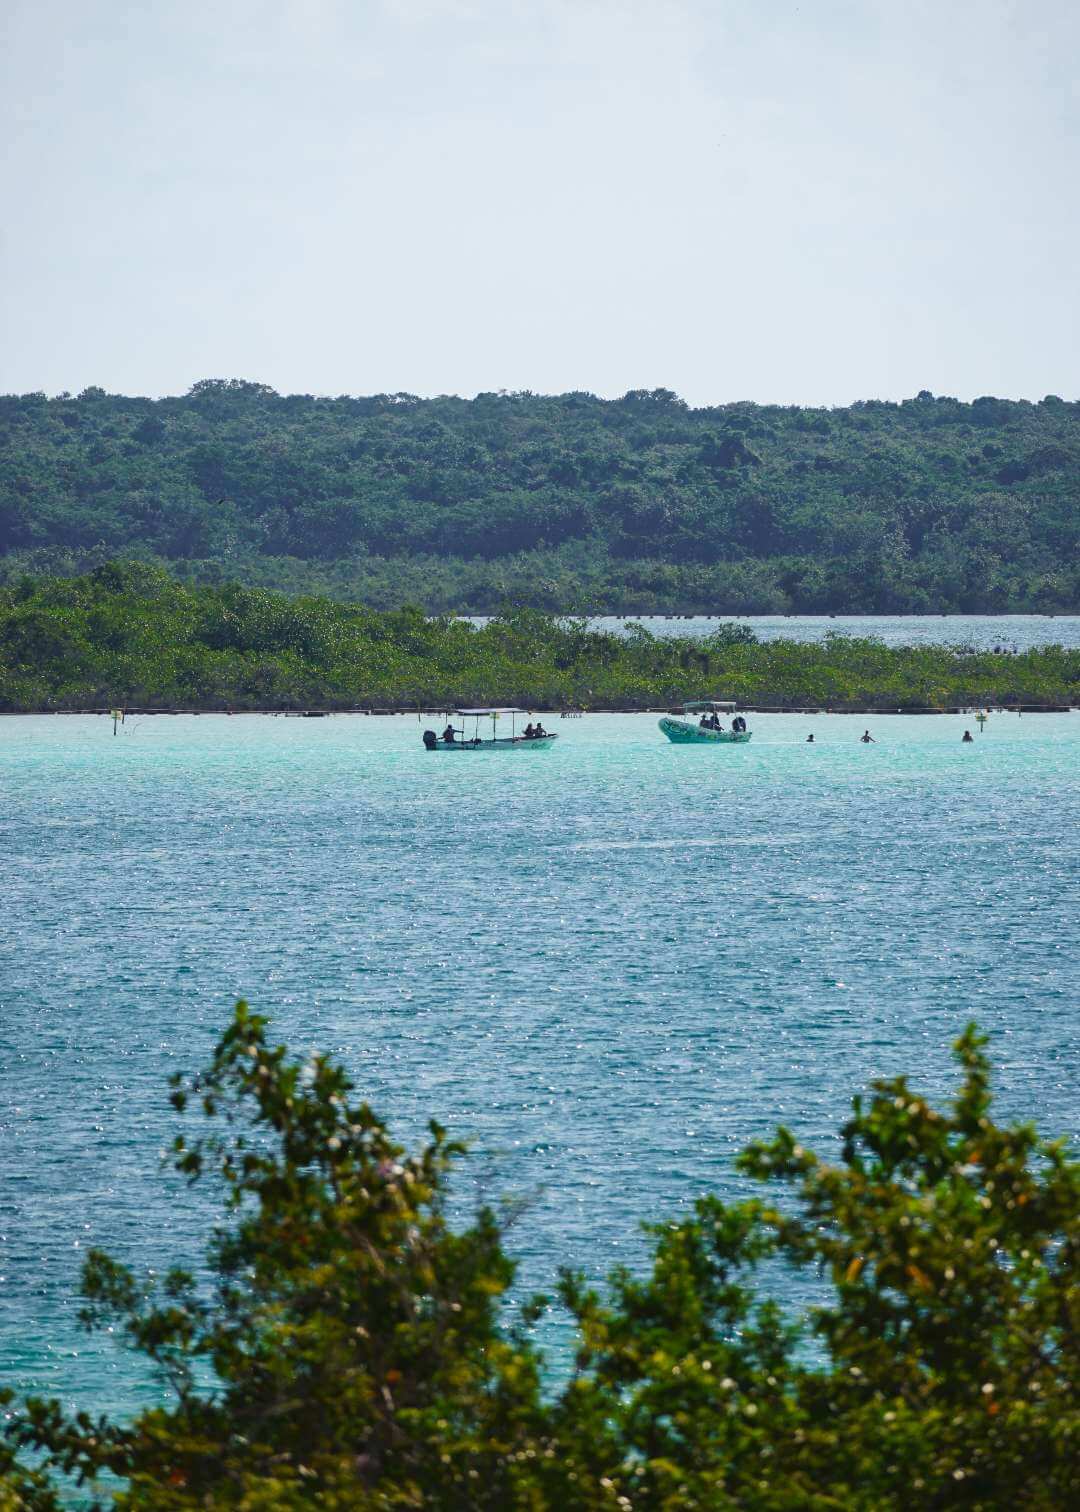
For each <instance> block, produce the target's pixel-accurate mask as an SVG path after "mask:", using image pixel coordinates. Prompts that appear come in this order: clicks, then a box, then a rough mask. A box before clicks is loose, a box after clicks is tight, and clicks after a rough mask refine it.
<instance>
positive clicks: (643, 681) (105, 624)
mask: <svg viewBox="0 0 1080 1512" xmlns="http://www.w3.org/2000/svg"><path fill="white" fill-rule="evenodd" d="M1078 690H1080V651H1077V650H1069V649H1066V648H1063V647H1061V646H1043V647H1039V648H1037V649H1034V650H1030V651H1026V652H1023V653H1020V654H1008V653H1006V652H1004V651H997V652H992V651H975V650H972V649H965V648H964V647H948V646H919V647H899V648H898V647H886V646H884V645H882V644H881V643H880V642H879V641H875V640H867V639H853V638H848V637H846V636H841V635H834V636H830V637H828V638H827V639H826V640H825V641H824V642H823V643H819V644H806V643H801V642H797V641H787V640H779V641H771V642H759V641H757V640H756V639H755V637H754V634H753V632H752V631H751V630H750V629H749V628H747V627H746V626H740V625H736V624H732V623H728V624H721V625H720V626H719V627H718V628H716V629H715V630H714V632H713V633H712V634H710V635H709V636H707V637H706V638H704V639H697V638H691V637H686V636H683V637H679V636H676V637H670V638H669V637H661V636H656V635H653V634H652V633H650V631H649V630H648V629H646V628H645V627H644V626H642V625H640V624H637V623H634V622H629V623H627V624H625V625H624V626H623V627H622V628H621V629H618V630H601V629H597V628H595V627H590V625H589V624H588V623H587V622H586V621H584V620H582V619H580V618H565V617H563V618H559V617H554V616H551V615H547V614H542V613H540V612H538V611H536V610H533V609H517V610H512V611H508V612H506V613H504V614H501V615H498V616H496V617H495V618H493V619H491V620H490V621H488V622H487V623H486V624H483V625H477V624H474V623H473V622H472V621H470V620H467V619H462V618H458V617H455V616H449V615H442V616H436V617H429V616H426V615H425V614H423V613H422V611H421V610H420V609H419V608H415V607H406V608H403V609H397V610H385V611H383V610H377V609H372V608H369V607H366V606H360V605H355V604H343V603H340V602H338V601H336V600H333V599H329V598H323V597H295V598H294V597H291V596H288V595H285V594H281V593H274V592H270V591H268V590H265V589H260V588H250V587H242V586H239V585H237V584H224V585H221V586H217V587H211V586H203V587H193V586H189V585H186V584H183V583H180V582H177V581H176V580H174V579H173V578H171V577H170V576H169V575H168V574H167V573H166V572H164V571H163V570H162V569H160V568H157V567H153V566H150V565H148V564H145V563H131V562H128V563H110V564H106V565H105V566H102V567H99V568H96V569H95V570H94V571H92V572H90V573H87V574H84V575H83V576H81V577H77V578H53V577H40V578H30V577H22V578H20V579H19V580H18V581H16V582H15V583H12V584H10V585H8V586H7V587H4V588H0V710H3V711H6V712H9V713H11V712H29V711H35V710H41V711H47V710H75V709H103V708H112V707H118V706H119V707H129V708H142V709H151V710H152V709H185V708H186V709H236V710H247V709H267V710H286V711H287V710H306V709H316V708H317V709H328V710H334V709H395V708H449V707H454V706H456V705H461V704H477V703H502V704H519V705H522V706H523V707H526V708H535V709H544V710H549V709H581V710H602V709H648V708H667V707H670V706H671V705H672V704H673V703H679V702H681V701H683V700H684V699H688V698H699V697H718V698H721V697H723V698H732V699H736V700H738V702H740V703H741V704H744V705H749V706H752V707H753V706H757V707H767V708H770V707H771V708H780V709H783V708H799V707H808V706H809V707H815V708H833V709H838V710H842V709H844V708H852V709H862V708H876V709H881V710H883V711H884V710H890V709H891V710H896V709H901V708H903V709H923V708H949V707H963V706H971V705H991V704H993V705H998V706H1006V707H1012V706H1027V707H1032V706H1034V707H1039V706H1042V707H1050V706H1066V707H1067V706H1069V704H1070V703H1076V702H1077V701H1078V698H1080V692H1078Z"/></svg>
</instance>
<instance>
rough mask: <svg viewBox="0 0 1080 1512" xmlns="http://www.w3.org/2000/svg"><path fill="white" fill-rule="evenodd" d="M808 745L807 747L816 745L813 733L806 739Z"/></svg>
mask: <svg viewBox="0 0 1080 1512" xmlns="http://www.w3.org/2000/svg"><path fill="white" fill-rule="evenodd" d="M806 743H807V745H813V743H814V736H813V732H811V733H810V734H809V735H808V736H807V737H806Z"/></svg>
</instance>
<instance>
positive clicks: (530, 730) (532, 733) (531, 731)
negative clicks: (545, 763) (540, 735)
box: [525, 720, 536, 740]
mask: <svg viewBox="0 0 1080 1512" xmlns="http://www.w3.org/2000/svg"><path fill="white" fill-rule="evenodd" d="M535 734H536V731H535V730H534V729H533V727H532V720H530V721H529V723H528V724H527V725H526V726H525V739H526V740H532V739H533V737H534V736H535Z"/></svg>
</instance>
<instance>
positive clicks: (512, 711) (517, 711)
mask: <svg viewBox="0 0 1080 1512" xmlns="http://www.w3.org/2000/svg"><path fill="white" fill-rule="evenodd" d="M528 712H529V711H528V709H511V708H497V709H455V710H454V713H455V714H462V715H466V714H467V715H474V714H490V715H492V716H494V715H497V714H527V713H528Z"/></svg>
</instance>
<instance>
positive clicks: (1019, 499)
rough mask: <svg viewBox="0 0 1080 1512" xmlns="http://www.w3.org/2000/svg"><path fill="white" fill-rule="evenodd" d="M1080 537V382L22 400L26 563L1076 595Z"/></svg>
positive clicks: (773, 593)
mask: <svg viewBox="0 0 1080 1512" xmlns="http://www.w3.org/2000/svg"><path fill="white" fill-rule="evenodd" d="M1078 548H1080V402H1066V401H1064V400H1062V399H1059V398H1057V397H1054V396H1049V397H1047V398H1045V399H1043V400H1042V401H1041V402H1040V403H1037V404H1034V403H1028V402H1027V401H1008V400H1003V399H994V398H989V397H988V398H982V399H976V400H975V401H974V402H973V403H970V404H966V403H961V402H960V401H958V400H956V399H950V398H941V397H936V398H935V397H934V396H933V395H931V394H929V393H926V392H923V393H921V394H919V395H918V396H917V397H916V398H914V399H910V400H906V401H904V402H903V403H901V404H895V403H885V402H879V401H868V402H865V403H859V404H854V405H851V406H850V407H848V408H843V409H805V408H797V407H781V406H776V405H757V404H750V403H738V404H728V405H722V406H718V407H715V408H706V409H691V408H689V407H688V406H687V405H686V404H685V403H683V402H682V401H681V400H680V399H679V398H677V396H676V395H675V394H673V393H671V392H669V391H667V390H664V389H657V390H652V391H644V390H643V391H640V392H633V393H629V394H626V395H625V396H624V397H623V398H622V399H618V400H602V399H598V398H596V397H594V396H593V395H591V394H587V393H571V394H561V395H558V396H543V395H538V394H531V393H491V394H481V395H479V396H477V398H475V399H472V400H465V399H458V398H452V397H444V398H437V399H418V398H416V397H414V396H412V395H409V394H389V395H387V394H382V395H376V396H374V397H370V398H348V397H341V398H334V399H331V398H317V397H313V396H311V395H307V394H291V395H281V394H277V393H275V392H274V391H273V390H272V389H269V388H267V387H265V386H264V385H262V384H258V383H248V382H242V381H239V380H229V381H223V380H207V381H204V382H201V383H197V384H196V385H195V386H194V387H193V388H192V390H191V391H190V393H188V394H186V395H185V396H184V397H182V398H167V399H160V400H156V401H155V400H150V399H141V398H129V397H125V396H123V395H115V394H107V393H105V392H104V391H103V390H102V389H98V388H90V389H87V390H85V391H84V392H83V393H81V394H79V395H78V396H77V397H72V396H70V395H60V396H59V397H57V398H54V399H47V398H46V396H45V395H44V394H40V393H32V394H24V395H13V396H8V397H3V398H0V574H3V576H5V577H6V578H7V579H8V580H9V581H10V580H11V579H12V578H13V577H16V576H18V575H19V574H20V573H22V572H24V571H39V572H40V571H48V572H53V573H58V572H59V573H70V572H78V571H83V570H86V569H87V568H89V567H92V566H96V565H100V564H101V562H103V561H105V560H107V559H109V558H111V557H115V556H117V555H124V556H133V555H134V556H140V557H142V558H144V559H147V560H157V561H159V562H162V563H168V564H170V565H171V567H172V569H173V570H174V571H175V572H177V573H178V574H179V575H180V576H181V577H184V578H187V579H189V580H191V581H196V582H202V583H214V582H221V581H224V580H225V579H230V578H234V579H239V580H241V581H244V582H246V583H249V584H251V585H253V586H262V587H268V588H281V589H285V590H288V591H294V592H321V593H327V594H330V595H331V596H333V597H339V598H351V599H356V600H360V601H363V602H365V603H368V604H371V605H373V606H374V607H381V608H392V607H396V606H397V605H399V604H401V603H403V602H413V603H417V604H419V605H421V607H423V608H424V609H426V610H428V611H429V612H444V611H448V610H458V611H470V610H471V611H476V612H484V611H488V610H493V609H498V608H500V607H503V606H505V605H506V604H507V603H516V604H524V605H528V606H530V607H533V608H543V609H548V610H558V611H561V612H590V613H592V612H604V611H610V612H615V613H647V612H652V611H655V612H664V611H673V610H675V611H683V612H690V611H700V612H706V613H716V614H737V613H749V612H757V613H767V612H773V611H777V612H779V611H787V610H794V611H798V612H820V611H833V612H836V611H839V612H847V613H857V612H878V613H923V612H945V611H948V612H954V611H962V612H969V613H979V612H984V611H1004V610H1013V611H1026V610H1036V611H1046V612H1057V611H1078V610H1080V549H1078Z"/></svg>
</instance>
